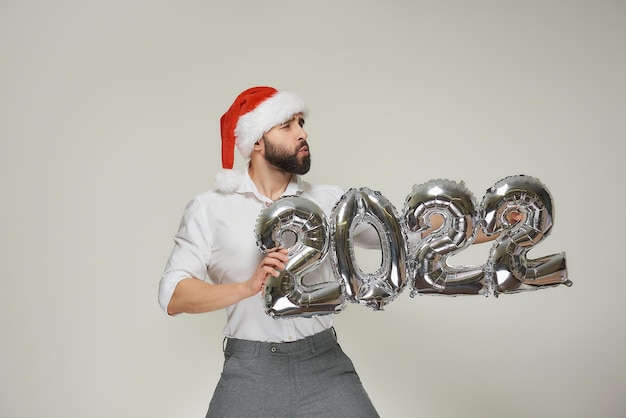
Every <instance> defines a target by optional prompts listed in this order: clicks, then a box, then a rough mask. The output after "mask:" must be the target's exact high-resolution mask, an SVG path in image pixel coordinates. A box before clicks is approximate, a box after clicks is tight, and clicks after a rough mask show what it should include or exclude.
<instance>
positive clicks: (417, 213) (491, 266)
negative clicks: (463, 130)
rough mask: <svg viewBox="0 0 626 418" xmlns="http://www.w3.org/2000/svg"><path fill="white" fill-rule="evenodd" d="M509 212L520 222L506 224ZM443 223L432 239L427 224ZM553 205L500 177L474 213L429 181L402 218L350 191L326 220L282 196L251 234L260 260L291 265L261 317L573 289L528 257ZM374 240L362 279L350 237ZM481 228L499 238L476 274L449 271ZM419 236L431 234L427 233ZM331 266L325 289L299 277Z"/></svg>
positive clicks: (377, 196) (465, 269)
mask: <svg viewBox="0 0 626 418" xmlns="http://www.w3.org/2000/svg"><path fill="white" fill-rule="evenodd" d="M511 212H517V213H519V214H521V215H522V219H521V220H520V221H519V222H516V223H511V222H509V220H508V219H509V215H510V214H511ZM436 215H438V216H440V217H441V218H442V219H443V223H442V225H441V226H440V227H438V228H436V229H434V230H432V231H431V229H433V228H431V223H430V222H431V219H432V217H433V216H436ZM553 222H554V205H553V201H552V196H551V195H550V192H549V191H548V189H547V188H546V187H545V185H543V184H542V183H541V182H540V181H539V180H538V179H536V178H534V177H530V176H526V175H516V176H510V177H506V178H504V179H502V180H500V181H498V182H497V183H495V184H494V185H493V186H492V187H491V188H489V189H488V190H487V192H486V193H485V195H484V197H483V200H482V202H481V203H480V205H478V204H477V201H476V199H475V198H474V196H473V194H472V193H471V191H469V190H468V189H467V188H466V187H465V184H464V183H463V182H455V181H451V180H443V179H436V180H429V181H428V182H426V183H422V184H419V185H415V186H414V187H413V190H412V191H411V193H409V195H408V196H407V198H406V200H405V204H404V209H403V212H402V215H401V216H399V215H398V213H397V212H396V209H395V207H394V206H393V205H392V204H391V203H390V202H389V200H387V199H386V198H385V197H384V196H383V195H382V194H381V193H380V192H377V191H373V190H370V189H369V188H367V187H362V188H359V189H356V188H353V189H350V190H348V191H347V192H346V193H345V194H344V195H343V196H342V197H341V199H340V200H339V201H338V202H337V203H336V204H335V207H334V208H333V210H332V211H331V214H330V219H328V218H327V217H326V216H325V214H324V213H323V211H322V210H321V209H320V208H319V207H318V206H317V205H316V204H315V203H313V202H311V201H310V200H307V199H304V198H301V197H297V196H285V197H282V198H280V199H278V200H277V201H275V202H274V203H273V204H272V205H270V206H269V207H268V208H266V209H264V210H263V211H262V212H261V214H260V216H259V218H258V220H257V225H256V230H255V234H256V237H257V245H258V246H259V249H260V250H261V251H263V252H267V251H272V250H273V249H275V248H277V247H283V248H287V249H288V253H289V254H288V255H289V262H288V264H287V265H286V267H285V269H284V270H282V271H280V274H279V275H278V277H271V278H269V279H268V280H267V282H266V285H265V289H264V291H263V300H264V304H265V311H266V313H267V314H268V315H270V316H272V317H275V318H285V317H294V316H304V317H306V316H315V315H321V314H328V313H333V312H339V311H341V310H342V309H343V308H344V306H345V304H346V301H350V302H353V303H359V304H362V305H366V306H368V307H371V308H373V309H375V310H379V309H382V308H383V307H384V306H385V305H386V304H388V303H390V302H391V301H393V300H394V299H395V298H396V297H397V296H398V295H399V294H400V293H401V292H402V291H403V290H404V289H405V288H406V287H408V288H410V295H411V297H414V296H415V295H418V294H423V295H449V296H457V295H484V296H488V295H489V294H494V295H495V296H498V295H499V294H502V293H518V292H525V291H530V290H536V289H542V288H547V287H554V286H558V285H561V284H564V285H566V286H571V285H572V282H571V281H570V280H569V279H568V278H567V268H566V260H565V254H564V253H558V254H552V255H548V256H544V257H540V258H535V259H531V258H529V257H528V256H527V253H528V251H529V250H531V249H532V248H533V247H534V246H535V245H537V244H538V243H539V242H540V241H542V240H543V239H545V238H546V237H547V236H548V235H549V234H550V231H551V230H552V226H553ZM364 225H369V226H370V227H373V228H374V229H375V230H376V232H377V233H378V237H379V241H380V250H381V253H382V257H381V259H382V261H381V265H380V267H379V268H378V269H377V270H376V271H375V272H373V273H367V272H364V271H362V270H361V269H360V268H359V266H358V263H357V260H356V256H355V251H354V239H353V238H354V235H355V230H356V229H357V228H359V227H362V226H364ZM479 228H481V229H482V231H483V233H484V234H485V235H487V236H492V235H494V234H497V238H495V240H494V241H493V245H492V248H491V251H490V253H489V256H488V260H487V261H486V262H485V263H484V264H481V265H461V266H453V265H450V264H449V262H448V259H449V258H450V257H451V256H453V255H455V254H457V253H459V252H460V251H463V249H465V248H466V247H467V246H469V245H470V244H472V243H473V242H474V240H475V238H476V235H477V233H478V231H479ZM425 231H428V232H427V233H425ZM327 256H329V257H330V258H331V263H330V264H331V266H332V272H330V274H329V275H328V276H329V277H330V278H331V280H329V281H327V282H323V283H317V284H315V285H307V284H305V283H304V281H303V278H304V276H305V275H306V274H308V273H309V272H311V271H312V270H314V269H316V268H320V266H321V265H323V264H322V262H323V261H324V259H325V258H326V257H327Z"/></svg>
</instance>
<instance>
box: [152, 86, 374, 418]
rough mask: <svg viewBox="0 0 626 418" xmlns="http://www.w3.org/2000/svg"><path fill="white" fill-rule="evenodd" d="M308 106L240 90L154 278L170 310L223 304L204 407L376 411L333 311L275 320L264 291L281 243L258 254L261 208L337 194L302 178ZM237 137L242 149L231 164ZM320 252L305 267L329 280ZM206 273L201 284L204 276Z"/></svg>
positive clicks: (226, 416) (289, 413) (218, 412)
mask: <svg viewBox="0 0 626 418" xmlns="http://www.w3.org/2000/svg"><path fill="white" fill-rule="evenodd" d="M306 114H307V108H306V106H305V104H304V102H303V101H302V100H301V99H300V98H299V97H298V96H297V95H295V94H293V93H291V92H286V91H278V90H276V89H274V88H272V87H253V88H250V89H248V90H246V91H244V92H242V93H241V94H240V95H239V96H238V97H237V98H236V99H235V101H234V103H233V104H232V106H231V107H230V108H229V109H228V111H227V112H226V113H225V114H224V115H223V116H222V118H221V120H220V122H221V136H222V166H223V168H224V170H223V171H222V172H221V173H220V174H219V175H218V178H217V182H216V185H217V187H216V189H215V190H212V191H209V192H206V193H203V194H201V195H199V196H197V197H195V198H194V199H193V200H192V201H191V202H190V203H189V204H188V205H187V207H186V209H185V212H184V214H183V217H182V220H181V223H180V227H179V230H178V233H177V234H176V236H175V239H174V241H175V245H174V248H173V250H172V253H171V255H170V257H169V260H168V262H167V265H166V268H165V271H164V273H163V276H162V278H161V282H160V286H159V303H160V305H161V307H162V308H163V309H164V310H165V311H166V312H167V313H168V314H169V315H176V314H180V313H202V312H210V311H215V310H219V309H225V310H226V315H227V321H226V326H225V328H224V335H225V336H226V340H227V342H226V346H225V350H224V355H225V362H224V369H223V372H222V375H221V378H220V380H219V382H218V384H217V387H216V389H215V393H214V394H213V398H212V400H211V403H210V405H209V410H208V413H207V417H218V418H231V417H233V418H234V417H236V418H245V417H255V418H261V417H272V418H280V417H313V416H315V417H345V418H355V417H359V418H368V417H378V416H379V415H378V413H377V412H376V410H375V408H374V406H373V405H372V402H371V401H370V399H369V397H368V395H367V393H366V391H365V390H364V388H363V386H362V384H361V381H360V379H359V377H358V375H357V373H356V371H355V369H354V367H353V365H352V362H351V361H350V359H349V358H348V357H347V356H346V355H345V353H344V352H343V351H342V349H341V348H340V347H339V345H338V344H337V340H336V336H335V333H334V329H333V328H332V316H331V315H320V316H316V317H312V318H304V317H290V318H280V319H273V318H271V317H270V316H269V315H267V314H265V312H264V309H263V303H262V301H261V290H262V289H263V287H264V284H265V281H266V280H267V278H268V277H270V276H277V275H278V271H279V270H281V269H284V268H285V263H286V262H287V251H286V250H284V249H281V250H276V251H273V252H270V253H268V254H265V255H263V254H261V253H260V251H259V250H258V248H257V245H256V240H255V238H254V227H255V223H256V219H257V217H258V215H259V213H260V212H261V210H262V209H263V208H264V207H267V206H268V205H269V204H271V203H272V202H273V201H275V200H276V199H278V198H279V197H281V196H285V195H299V196H302V197H304V198H307V199H310V200H312V201H313V202H315V203H316V204H317V205H319V206H320V207H321V208H322V209H323V210H324V212H325V213H326V215H327V216H328V215H329V214H330V212H331V210H332V208H333V206H334V204H335V203H336V202H337V201H338V200H339V199H340V198H341V196H342V195H343V190H342V189H341V188H339V187H336V186H319V185H311V184H309V183H307V182H305V181H303V180H302V179H301V178H300V175H303V174H306V173H307V172H308V171H309V168H310V164H311V157H310V149H309V145H308V143H307V138H308V135H307V133H306V131H305V130H304V121H305V117H306ZM235 146H236V147H237V148H238V149H239V151H240V153H241V154H242V155H243V157H245V158H249V163H248V166H247V170H246V171H245V172H244V173H240V172H237V171H235V170H233V166H234V154H235ZM331 274H332V269H331V267H330V265H329V261H326V262H325V264H323V265H322V266H321V267H320V268H317V269H316V270H315V271H313V272H311V273H310V274H309V275H308V276H307V281H309V280H310V281H311V282H315V281H319V282H327V281H328V277H329V275H331ZM209 282H210V283H209Z"/></svg>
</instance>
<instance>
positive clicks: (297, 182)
mask: <svg viewBox="0 0 626 418" xmlns="http://www.w3.org/2000/svg"><path fill="white" fill-rule="evenodd" d="M306 188H307V183H306V182H305V181H304V180H302V179H301V178H300V176H299V175H297V174H294V175H293V176H292V178H291V181H290V182H289V184H288V185H287V188H286V189H285V191H284V192H283V194H282V196H299V195H301V194H302V193H304V191H305V190H306ZM236 193H241V194H245V193H251V194H253V195H254V196H256V198H257V199H259V200H260V201H262V202H267V201H271V200H270V199H269V198H268V197H265V196H263V195H262V194H261V193H259V190H258V189H257V187H256V184H254V181H252V178H251V177H250V173H249V172H248V169H247V168H246V170H245V173H244V177H243V181H242V182H241V186H239V188H238V189H237V190H236Z"/></svg>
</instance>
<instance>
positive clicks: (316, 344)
mask: <svg viewBox="0 0 626 418" xmlns="http://www.w3.org/2000/svg"><path fill="white" fill-rule="evenodd" d="M224 342H225V346H224V351H228V352H233V353H235V352H237V353H254V355H255V356H256V357H258V356H259V354H262V353H267V354H296V353H302V352H311V353H315V352H316V351H321V350H324V349H326V348H329V347H331V346H333V345H335V344H336V343H337V334H336V333H335V329H334V328H329V329H327V330H324V331H322V332H318V333H317V334H313V335H311V336H310V337H306V338H302V339H300V340H296V341H292V342H284V343H268V342H261V341H250V340H240V339H238V338H225V339H224Z"/></svg>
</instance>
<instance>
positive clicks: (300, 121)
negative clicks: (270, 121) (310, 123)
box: [281, 116, 305, 126]
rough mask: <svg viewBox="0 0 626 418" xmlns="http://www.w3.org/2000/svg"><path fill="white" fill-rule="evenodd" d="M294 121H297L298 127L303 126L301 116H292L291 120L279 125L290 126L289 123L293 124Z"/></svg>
mask: <svg viewBox="0 0 626 418" xmlns="http://www.w3.org/2000/svg"><path fill="white" fill-rule="evenodd" d="M296 119H297V120H298V124H299V125H300V126H304V123H305V120H304V118H303V117H302V116H294V117H293V118H291V119H289V120H286V121H284V122H283V123H281V125H288V124H290V123H291V122H293V121H294V120H296Z"/></svg>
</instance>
